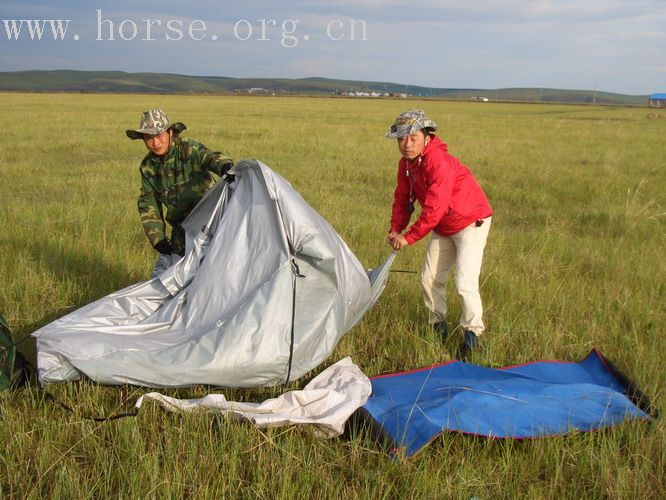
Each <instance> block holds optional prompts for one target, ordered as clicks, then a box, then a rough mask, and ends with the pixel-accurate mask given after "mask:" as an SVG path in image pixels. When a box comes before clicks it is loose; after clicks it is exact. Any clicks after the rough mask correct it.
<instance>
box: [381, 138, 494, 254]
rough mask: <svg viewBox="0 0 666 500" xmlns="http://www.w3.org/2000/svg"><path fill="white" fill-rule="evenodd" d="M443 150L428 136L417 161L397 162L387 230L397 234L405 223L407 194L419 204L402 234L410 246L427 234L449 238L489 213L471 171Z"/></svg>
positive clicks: (440, 145) (488, 204)
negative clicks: (405, 231) (416, 214)
mask: <svg viewBox="0 0 666 500" xmlns="http://www.w3.org/2000/svg"><path fill="white" fill-rule="evenodd" d="M447 150H448V149H447V147H446V144H444V143H443V142H442V141H441V140H440V139H439V137H437V136H434V135H431V136H430V142H428V145H427V146H426V147H425V149H424V150H423V153H421V155H420V156H419V157H418V158H415V159H414V160H406V159H405V158H402V159H401V160H400V162H399V163H398V185H397V187H396V189H395V193H394V195H393V211H392V214H391V231H395V232H398V233H401V232H402V231H403V230H404V229H405V228H406V227H407V224H409V219H410V217H411V214H410V211H409V202H410V192H411V193H412V195H411V196H412V201H414V200H418V202H419V204H420V205H421V214H420V215H419V218H418V219H417V220H416V222H415V223H414V224H412V226H411V227H410V228H409V230H408V231H407V233H406V234H405V239H406V240H407V242H408V243H409V244H410V245H411V244H412V243H414V242H416V241H418V240H420V239H421V238H423V237H425V236H426V235H427V234H428V233H429V232H430V231H435V232H436V233H437V234H440V235H442V236H451V235H452V234H455V233H457V232H458V231H461V230H462V229H465V228H466V227H467V226H469V225H470V224H472V223H473V222H475V221H477V220H479V219H484V218H486V217H490V216H491V215H492V214H493V209H492V207H491V206H490V203H488V199H487V198H486V195H485V194H484V193H483V190H482V189H481V187H480V186H479V184H478V183H477V182H476V179H475V178H474V176H473V175H472V172H470V171H469V169H468V168H467V167H466V166H465V165H463V164H462V163H460V161H459V160H458V159H457V158H455V157H454V156H451V155H450V154H449V153H448V152H447Z"/></svg>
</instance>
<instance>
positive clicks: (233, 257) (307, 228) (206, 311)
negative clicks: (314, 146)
mask: <svg viewBox="0 0 666 500" xmlns="http://www.w3.org/2000/svg"><path fill="white" fill-rule="evenodd" d="M234 174H235V181H234V182H233V183H232V184H227V183H225V182H220V183H217V185H216V186H215V187H214V188H213V189H211V191H209V193H208V194H207V195H206V196H205V197H204V199H203V200H202V201H201V202H200V203H199V204H198V205H197V206H196V207H195V209H194V210H193V212H192V213H191V214H190V216H189V217H188V218H187V220H186V221H185V224H184V227H185V231H186V251H185V256H184V257H183V258H182V259H180V260H179V261H177V262H176V263H175V264H174V265H173V266H171V267H170V268H169V269H167V270H166V271H164V272H163V273H162V274H161V275H160V276H159V277H157V278H154V279H151V280H149V281H145V282H142V283H138V284H136V285H133V286H130V287H127V288H125V289H123V290H120V291H118V292H116V293H112V294H110V295H108V296H106V297H104V298H102V299H100V300H97V301H96V302H93V303H91V304H88V305H87V306H84V307H82V308H81V309H78V310H76V311H74V312H72V313H70V314H68V315H67V316H64V317H62V318H60V319H58V320H56V321H54V322H53V323H50V324H48V325H46V326H44V327H43V328H41V329H39V330H37V331H36V332H35V333H34V334H33V335H34V336H35V337H36V338H37V365H38V369H39V379H40V382H41V383H42V384H47V383H54V382H62V381H69V380H75V379H78V378H79V377H81V375H85V376H87V377H89V378H91V379H92V380H95V381H97V382H100V383H104V384H135V385H143V386H149V387H185V386H191V385H195V384H209V385H216V386H225V387H256V386H270V385H277V384H280V383H284V382H286V381H288V380H294V379H297V378H299V377H300V376H302V375H303V374H305V373H306V372H308V371H309V370H311V369H313V368H315V367H316V366H318V365H319V364H320V363H322V362H323V361H324V360H325V359H326V358H327V357H328V356H329V355H330V354H331V353H332V351H333V349H335V347H336V345H337V343H338V341H339V340H340V338H341V337H342V336H343V335H344V334H345V333H346V332H347V331H349V329H350V328H352V327H353V326H354V324H356V322H357V321H358V320H360V318H361V317H362V316H363V314H364V313H365V312H366V311H367V310H368V309H369V308H370V307H371V306H372V304H373V303H374V302H375V300H377V298H378V296H379V294H380V293H381V291H382V289H383V287H384V285H385V283H386V277H387V275H388V269H389V267H390V265H391V263H392V261H393V258H394V254H391V255H389V257H388V258H387V259H386V260H385V262H384V263H383V264H382V265H381V266H379V267H378V268H377V269H375V270H374V271H372V272H367V271H366V270H365V269H364V268H363V267H362V265H361V264H360V262H359V261H358V259H357V258H356V257H355V256H354V255H353V253H352V252H351V251H350V250H349V248H348V247H347V245H346V244H345V243H344V241H343V240H342V239H341V238H340V236H339V235H338V234H337V233H336V232H335V231H334V230H333V228H332V227H331V226H330V225H329V224H328V223H327V222H326V221H325V220H324V219H323V218H322V217H321V216H320V215H319V214H318V213H317V212H315V211H314V210H313V209H312V208H311V207H310V206H309V205H308V204H307V203H306V202H305V201H304V200H303V198H302V197H301V196H300V195H299V194H298V193H297V192H296V191H295V190H294V189H293V187H292V186H291V185H290V184H289V183H288V182H287V181H286V180H285V179H283V178H282V177H280V176H279V175H278V174H276V173H275V172H273V171H272V170H271V169H269V168H268V167H267V166H266V165H264V164H262V163H261V162H258V161H257V160H247V161H243V162H240V163H239V164H238V165H237V166H236V168H235V171H234Z"/></svg>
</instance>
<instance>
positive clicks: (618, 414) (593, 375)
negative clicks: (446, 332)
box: [363, 349, 651, 457]
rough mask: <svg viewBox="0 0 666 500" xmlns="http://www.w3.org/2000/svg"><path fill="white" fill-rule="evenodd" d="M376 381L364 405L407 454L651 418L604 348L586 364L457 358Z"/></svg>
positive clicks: (395, 443) (376, 421)
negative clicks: (493, 363)
mask: <svg viewBox="0 0 666 500" xmlns="http://www.w3.org/2000/svg"><path fill="white" fill-rule="evenodd" d="M370 380H371V382H372V396H371V397H370V399H369V400H368V401H367V403H366V404H365V405H364V407H363V408H364V410H365V412H367V413H368V414H369V415H370V416H371V417H372V419H374V421H375V424H376V425H378V426H379V429H380V431H381V432H382V433H383V434H384V435H386V434H387V435H388V436H389V437H390V439H391V440H392V441H393V444H394V446H396V447H397V448H398V449H403V450H404V452H405V455H406V456H407V457H409V456H412V455H414V454H415V453H417V452H418V451H419V450H420V449H421V448H423V446H425V445H426V444H428V443H429V442H430V441H432V440H433V439H434V438H435V437H437V436H438V435H439V434H441V433H442V432H446V431H454V432H462V433H466V434H475V435H482V436H488V437H495V438H514V439H521V438H538V437H544V436H549V435H555V434H563V433H566V432H569V431H574V430H578V431H591V430H594V429H598V428H600V427H607V426H611V425H614V424H617V423H619V422H621V421H623V420H625V419H627V418H638V419H650V418H651V417H650V416H649V415H648V414H647V413H645V412H644V411H643V410H641V409H640V408H638V407H637V406H636V405H634V403H632V402H631V401H630V400H629V399H628V398H627V396H626V395H625V394H628V393H629V392H628V386H627V382H626V380H625V379H624V378H623V377H622V376H621V374H620V375H618V374H616V373H615V371H614V370H613V369H611V367H609V364H608V363H607V362H606V360H605V359H604V358H603V356H602V355H601V354H600V353H599V352H598V351H597V350H596V349H595V350H593V351H592V352H591V353H590V354H589V355H588V356H587V357H586V358H585V359H583V360H582V361H580V362H578V363H571V362H559V361H540V362H534V363H528V364H524V365H519V366H512V367H506V368H499V369H494V368H484V367H482V366H476V365H472V364H468V363H463V362H460V361H453V362H450V363H446V364H443V365H438V366H434V367H429V368H424V369H420V370H415V371H411V372H406V373H397V374H392V375H385V376H380V377H375V378H371V379H370Z"/></svg>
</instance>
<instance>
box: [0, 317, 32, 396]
mask: <svg viewBox="0 0 666 500" xmlns="http://www.w3.org/2000/svg"><path fill="white" fill-rule="evenodd" d="M31 373H32V366H31V365H30V363H28V362H27V361H26V359H25V358H24V357H23V355H22V354H21V353H20V352H18V351H17V350H16V344H14V340H13V338H12V332H11V331H10V330H9V325H7V321H5V318H4V317H3V316H2V314H0V391H4V390H5V389H16V388H18V387H22V386H24V385H27V383H28V382H29V380H30V374H31Z"/></svg>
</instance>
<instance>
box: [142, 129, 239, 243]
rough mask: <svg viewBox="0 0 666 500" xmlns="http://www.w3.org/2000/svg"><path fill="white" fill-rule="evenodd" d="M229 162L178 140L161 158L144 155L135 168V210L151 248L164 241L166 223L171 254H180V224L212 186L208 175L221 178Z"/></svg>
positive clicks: (189, 141) (194, 143) (182, 238)
mask: <svg viewBox="0 0 666 500" xmlns="http://www.w3.org/2000/svg"><path fill="white" fill-rule="evenodd" d="M231 162H232V160H231V158H229V157H228V156H224V155H223V154H222V153H219V152H213V151H210V150H209V149H208V148H206V146H204V145H203V144H201V143H200V142H197V141H194V140H192V139H183V138H180V137H176V138H174V141H173V144H172V145H171V148H170V149H169V152H168V153H167V154H165V155H164V156H163V157H158V156H155V155H154V154H152V153H148V154H147V155H146V157H145V158H144V159H143V161H142V162H141V166H140V167H139V171H140V172H141V194H140V195H139V200H138V208H139V215H140V216H141V222H142V223H143V230H144V231H145V232H146V236H147V237H148V240H149V241H150V244H151V245H152V246H155V245H156V244H157V243H158V242H159V241H160V240H163V239H165V238H166V237H167V235H166V224H165V221H166V222H168V223H169V224H170V225H171V226H172V231H171V238H170V239H171V245H172V247H173V249H174V251H175V252H176V253H178V254H181V255H182V254H183V252H184V251H185V235H184V232H183V229H182V227H181V226H180V224H181V223H182V222H183V221H184V220H185V218H186V217H187V216H188V215H189V213H190V211H191V210H192V209H193V208H194V206H195V205H196V204H197V203H198V202H199V200H201V198H202V197H203V195H204V194H206V191H208V189H209V188H210V187H211V186H212V185H213V184H214V183H215V178H214V177H213V176H212V175H211V172H213V173H215V174H217V175H219V176H222V175H224V173H226V171H227V170H228V168H229V165H230V164H231ZM164 208H166V212H164V211H163V209H164Z"/></svg>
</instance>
